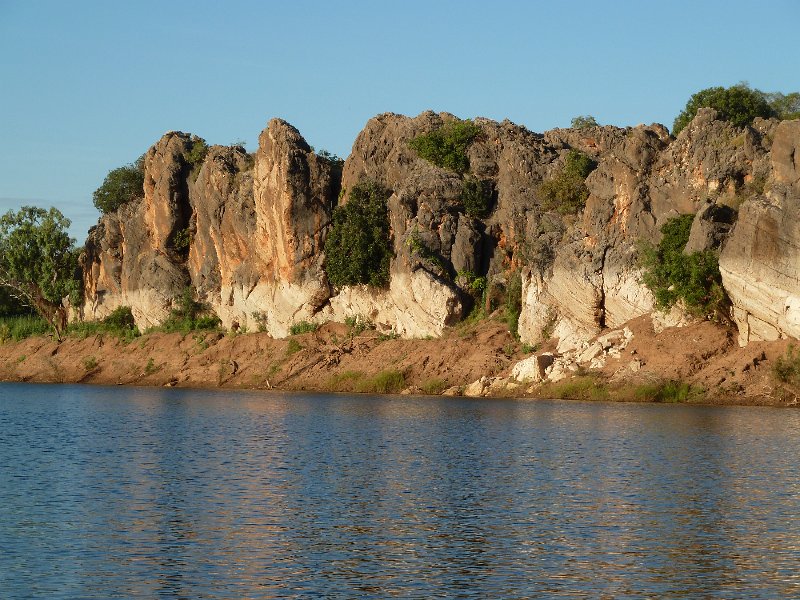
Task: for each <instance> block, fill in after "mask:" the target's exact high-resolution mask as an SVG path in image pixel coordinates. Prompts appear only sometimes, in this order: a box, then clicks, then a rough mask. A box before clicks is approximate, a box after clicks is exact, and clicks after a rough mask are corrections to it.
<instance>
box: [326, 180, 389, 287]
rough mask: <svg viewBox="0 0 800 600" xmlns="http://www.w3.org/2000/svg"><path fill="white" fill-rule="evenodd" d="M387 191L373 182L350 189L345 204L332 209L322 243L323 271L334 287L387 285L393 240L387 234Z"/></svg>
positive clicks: (362, 183)
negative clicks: (323, 244)
mask: <svg viewBox="0 0 800 600" xmlns="http://www.w3.org/2000/svg"><path fill="white" fill-rule="evenodd" d="M388 198H389V192H388V191H387V190H385V189H384V188H382V187H381V186H380V185H378V184H377V183H375V182H372V181H361V182H359V183H358V184H356V185H355V186H353V189H352V190H350V194H349V198H348V201H347V203H346V204H343V205H341V206H337V207H336V209H335V210H334V211H333V219H332V224H331V229H330V231H329V232H328V239H327V240H326V242H325V273H326V274H327V276H328V281H330V282H331V284H332V285H334V286H335V287H341V286H345V285H359V284H367V285H371V286H375V287H385V286H387V285H388V284H389V263H390V261H391V259H392V254H393V253H392V243H391V239H390V237H389V211H388V209H387V207H386V201H387V200H388Z"/></svg>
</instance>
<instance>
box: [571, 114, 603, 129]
mask: <svg viewBox="0 0 800 600" xmlns="http://www.w3.org/2000/svg"><path fill="white" fill-rule="evenodd" d="M599 125H600V124H599V123H598V122H597V120H596V119H595V118H594V117H593V116H592V115H584V116H579V117H575V118H573V119H572V122H571V123H570V127H572V128H573V129H588V128H589V127H598V126H599Z"/></svg>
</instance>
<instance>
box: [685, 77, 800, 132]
mask: <svg viewBox="0 0 800 600" xmlns="http://www.w3.org/2000/svg"><path fill="white" fill-rule="evenodd" d="M701 108H713V109H716V110H717V111H718V112H719V114H720V116H721V117H722V118H723V119H726V120H728V121H730V122H731V123H733V124H734V125H736V126H737V127H743V126H745V125H749V124H750V123H752V122H753V119H755V118H756V117H763V118H765V119H767V118H770V117H777V118H779V119H797V118H800V93H798V92H793V93H791V94H782V93H780V92H774V93H766V92H762V91H761V90H757V89H753V88H751V87H750V86H749V85H747V84H746V83H738V84H736V85H734V86H731V87H729V88H725V87H710V88H706V89H704V90H700V91H699V92H697V93H696V94H693V95H692V97H691V98H689V101H688V102H687V103H686V106H685V107H684V109H683V110H682V111H681V113H680V114H679V115H678V116H677V117H676V118H675V122H674V123H673V124H672V135H678V134H679V133H680V132H681V130H682V129H683V128H684V127H686V126H687V125H688V124H689V123H691V121H692V119H694V117H695V115H697V111H698V110H700V109H701Z"/></svg>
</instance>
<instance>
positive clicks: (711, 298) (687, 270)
mask: <svg viewBox="0 0 800 600" xmlns="http://www.w3.org/2000/svg"><path fill="white" fill-rule="evenodd" d="M693 220H694V215H682V216H680V217H675V218H674V219H670V220H669V221H667V222H666V223H665V224H664V226H663V227H662V228H661V234H662V238H661V241H660V242H659V243H658V246H655V247H653V246H652V245H644V246H643V247H642V248H641V255H640V260H641V265H642V268H643V274H642V282H643V283H644V284H645V285H646V286H647V287H648V288H649V289H650V291H651V292H653V295H654V296H655V299H656V306H658V307H659V308H661V309H669V308H671V307H672V306H674V305H675V304H676V303H677V302H678V301H679V300H681V301H683V303H684V305H685V307H686V309H687V310H688V311H689V312H691V313H693V314H696V315H698V316H709V315H714V316H721V315H723V314H725V307H726V305H727V296H726V294H725V290H724V289H723V287H722V277H721V275H720V272H719V257H718V256H717V253H716V252H715V251H713V250H705V251H703V252H692V253H690V254H686V253H684V251H683V250H684V248H685V247H686V243H687V242H688V241H689V233H690V231H691V228H692V221H693Z"/></svg>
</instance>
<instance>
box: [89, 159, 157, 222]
mask: <svg viewBox="0 0 800 600" xmlns="http://www.w3.org/2000/svg"><path fill="white" fill-rule="evenodd" d="M142 197H144V156H141V157H140V158H139V160H137V161H136V162H135V163H133V164H130V165H125V166H123V167H118V168H116V169H113V170H112V171H109V173H108V175H106V178H105V179H104V180H103V183H102V185H100V187H99V188H97V189H96V190H95V191H94V193H93V194H92V200H93V202H94V205H95V208H97V210H99V211H100V212H101V213H103V214H107V213H110V212H114V211H115V210H117V209H118V208H119V207H120V206H122V205H123V204H127V203H128V202H130V201H131V200H134V199H136V198H142Z"/></svg>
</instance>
